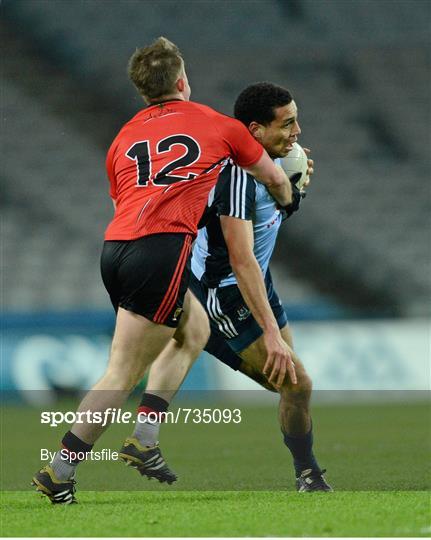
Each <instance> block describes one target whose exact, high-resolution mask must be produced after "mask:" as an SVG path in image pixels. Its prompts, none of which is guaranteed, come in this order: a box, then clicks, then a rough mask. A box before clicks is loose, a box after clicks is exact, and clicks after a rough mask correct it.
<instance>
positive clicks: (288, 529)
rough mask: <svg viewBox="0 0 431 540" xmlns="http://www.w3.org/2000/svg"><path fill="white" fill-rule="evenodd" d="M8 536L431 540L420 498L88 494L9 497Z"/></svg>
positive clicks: (346, 494) (4, 527)
mask: <svg viewBox="0 0 431 540" xmlns="http://www.w3.org/2000/svg"><path fill="white" fill-rule="evenodd" d="M3 505H4V507H3V510H4V514H3V523H2V531H1V532H2V535H3V536H102V537H103V536H144V537H145V536H429V534H430V531H431V528H430V519H429V510H430V509H429V496H428V494H427V493H421V492H404V493H400V492H383V493H382V492H380V493H376V492H359V493H352V492H341V493H329V494H325V493H312V494H310V493H307V494H297V493H283V492H276V493H273V492H270V493H268V492H266V491H265V492H256V491H252V492H231V491H229V492H224V491H219V492H173V493H148V492H147V493H136V492H135V493H133V492H103V493H100V492H99V493H96V492H83V493H81V494H80V504H78V505H75V506H71V507H54V506H52V505H50V503H48V502H47V501H46V500H38V498H37V497H35V495H34V494H29V493H22V492H21V493H18V492H6V493H4V495H3Z"/></svg>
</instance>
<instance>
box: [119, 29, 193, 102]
mask: <svg viewBox="0 0 431 540" xmlns="http://www.w3.org/2000/svg"><path fill="white" fill-rule="evenodd" d="M183 67H184V62H183V57H182V56H181V52H180V50H179V49H178V47H177V46H176V45H175V44H174V43H172V42H171V41H169V40H168V39H166V38H165V37H159V38H157V39H156V40H155V41H154V43H152V44H151V45H148V46H147V47H141V48H140V49H136V51H135V52H134V53H133V54H132V56H131V57H130V60H129V65H128V74H129V78H130V79H131V81H132V82H133V84H134V85H135V86H136V88H137V89H138V92H139V93H140V94H141V96H142V97H143V98H144V99H145V101H147V102H149V101H152V100H154V99H156V98H158V97H161V96H165V95H169V94H173V93H176V88H175V83H176V81H177V80H178V76H179V75H180V73H181V70H182V69H183Z"/></svg>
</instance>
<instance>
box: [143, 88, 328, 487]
mask: <svg viewBox="0 0 431 540" xmlns="http://www.w3.org/2000/svg"><path fill="white" fill-rule="evenodd" d="M234 113H235V117H236V118H237V119H239V120H240V121H241V122H243V123H244V124H245V125H246V126H247V128H248V129H249V131H250V132H251V134H252V135H253V136H254V137H255V138H256V139H257V140H258V141H259V142H260V143H261V144H262V145H263V146H264V148H265V149H266V150H267V152H268V153H269V155H270V156H271V157H272V158H273V159H274V160H275V161H276V162H277V158H282V157H284V156H286V155H287V154H288V153H289V151H290V150H291V149H292V145H293V143H294V142H296V140H297V138H298V136H299V135H300V133H301V129H300V127H299V124H298V111H297V106H296V104H295V101H294V100H293V98H292V96H291V94H290V92H289V91H288V90H287V89H285V88H282V87H280V86H277V85H274V84H272V83H257V84H253V85H251V86H249V87H247V88H246V89H245V90H243V91H242V92H241V94H240V95H239V96H238V98H237V100H236V102H235V108H234ZM308 172H309V174H312V173H313V161H312V160H311V159H310V160H309V170H308ZM293 191H294V193H295V200H294V202H293V203H292V205H291V206H290V207H287V208H286V209H280V208H279V207H278V205H277V203H276V201H275V200H274V199H273V198H272V197H271V195H270V194H269V192H268V191H267V190H266V188H265V187H264V186H263V185H261V184H259V183H258V182H257V181H256V180H255V179H254V178H253V177H252V176H251V175H249V174H247V173H246V172H245V171H244V170H242V169H241V168H239V167H238V166H236V165H235V164H233V163H232V162H229V163H227V164H226V166H225V167H224V169H223V171H222V172H221V174H220V176H219V180H218V182H217V184H216V186H215V187H214V188H213V190H212V191H211V193H210V195H209V200H208V207H207V210H206V212H205V214H204V216H203V219H202V224H204V225H205V226H204V227H203V228H201V230H200V231H199V234H198V237H197V240H196V243H195V246H194V249H193V256H192V261H191V267H192V278H191V283H190V289H191V291H192V292H193V293H194V295H195V296H196V297H197V298H198V299H199V300H200V302H201V303H202V305H203V306H204V307H205V309H206V311H207V314H208V317H209V320H210V325H211V336H210V339H209V341H208V343H207V346H206V347H205V350H206V351H207V352H209V353H211V354H212V355H214V356H215V357H216V358H218V359H219V360H221V361H222V362H224V363H225V364H227V365H228V366H230V367H231V368H233V369H234V370H239V371H241V372H242V373H244V374H245V375H247V376H248V377H250V378H251V379H253V380H255V381H257V382H258V383H259V384H261V385H262V386H264V387H265V388H267V389H268V390H271V391H276V392H278V393H279V395H280V403H279V422H280V427H281V431H282V433H283V437H284V443H285V444H286V446H287V447H288V448H289V450H290V452H291V454H292V457H293V465H294V468H295V476H296V488H297V490H298V491H332V489H331V487H330V486H329V485H328V484H327V482H326V480H325V479H324V477H323V473H324V472H325V471H324V470H322V469H321V468H320V466H319V465H318V463H317V460H316V458H315V456H314V453H313V434H312V422H311V417H310V411H309V403H310V396H311V389H312V383H311V380H310V377H309V376H308V375H307V373H306V370H305V368H304V366H303V364H302V363H301V361H300V360H299V358H298V356H297V355H296V353H295V352H294V350H293V342H292V335H291V332H290V329H289V326H288V323H287V316H286V313H285V311H284V309H283V306H282V304H281V301H280V300H279V297H278V295H277V293H276V291H275V289H274V286H273V284H272V279H271V274H270V271H269V261H270V259H271V255H272V253H273V250H274V246H275V242H276V238H277V233H278V230H279V227H280V225H281V223H282V220H283V213H287V215H288V216H289V215H291V214H292V212H293V211H295V210H296V209H297V208H298V205H299V201H300V199H301V193H300V192H299V191H298V190H297V189H295V187H293ZM186 339H188V338H187V337H186ZM190 339H191V340H192V339H193V338H192V336H190ZM283 348H285V349H286V350H287V351H288V354H287V356H286V357H285V359H284V361H283V359H282V360H280V361H277V360H274V354H273V353H274V351H275V350H280V349H283ZM192 363H193V362H192V361H191V362H190V364H189V365H185V364H184V363H183V364H181V365H178V364H174V362H172V361H171V362H169V361H167V359H166V358H158V359H156V361H155V362H154V364H153V366H152V368H151V371H150V375H149V380H148V385H147V389H146V393H145V394H144V398H145V396H147V397H146V399H147V401H148V402H151V403H153V402H154V399H156V401H157V400H159V401H158V402H157V403H156V405H159V406H160V410H166V408H167V405H168V403H169V401H170V400H171V399H172V397H173V395H174V394H175V391H176V389H177V388H179V386H180V385H181V383H182V381H183V379H184V377H185V376H186V374H187V372H188V370H189V369H190V367H191V365H192ZM161 389H165V392H162V391H161ZM154 396H155V397H154ZM137 429H138V430H141V433H140V435H141V436H142V434H144V435H146V436H148V437H149V443H151V444H154V443H155V440H156V438H157V437H158V429H159V424H157V423H156V424H155V423H154V422H153V423H152V424H151V425H150V424H145V423H142V424H140V426H138V428H137Z"/></svg>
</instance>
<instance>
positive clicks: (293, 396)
mask: <svg viewBox="0 0 431 540" xmlns="http://www.w3.org/2000/svg"><path fill="white" fill-rule="evenodd" d="M296 377H297V383H296V384H292V382H291V381H290V379H287V380H286V381H285V383H284V384H283V385H282V386H281V388H280V393H281V394H286V395H288V397H289V400H290V401H292V400H296V401H308V400H309V399H310V396H311V391H312V388H313V382H312V380H311V378H310V376H309V375H308V374H307V372H306V371H305V369H304V368H303V367H302V366H301V368H300V369H297V370H296Z"/></svg>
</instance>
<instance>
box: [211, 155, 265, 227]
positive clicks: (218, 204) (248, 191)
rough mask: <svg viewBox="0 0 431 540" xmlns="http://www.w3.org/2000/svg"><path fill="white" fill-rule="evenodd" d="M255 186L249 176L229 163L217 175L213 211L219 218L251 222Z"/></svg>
mask: <svg viewBox="0 0 431 540" xmlns="http://www.w3.org/2000/svg"><path fill="white" fill-rule="evenodd" d="M255 198H256V184H255V183H254V180H253V179H252V177H251V176H250V175H248V174H247V173H246V172H245V171H244V170H243V169H241V168H240V167H238V166H237V165H235V164H233V163H229V164H228V165H226V167H225V168H224V169H223V171H222V172H221V173H220V175H219V179H218V182H217V184H216V189H215V194H214V205H215V210H216V212H217V213H218V214H219V215H220V216H230V217H236V218H239V219H245V220H251V219H252V215H253V211H254V206H255Z"/></svg>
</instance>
